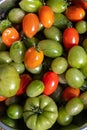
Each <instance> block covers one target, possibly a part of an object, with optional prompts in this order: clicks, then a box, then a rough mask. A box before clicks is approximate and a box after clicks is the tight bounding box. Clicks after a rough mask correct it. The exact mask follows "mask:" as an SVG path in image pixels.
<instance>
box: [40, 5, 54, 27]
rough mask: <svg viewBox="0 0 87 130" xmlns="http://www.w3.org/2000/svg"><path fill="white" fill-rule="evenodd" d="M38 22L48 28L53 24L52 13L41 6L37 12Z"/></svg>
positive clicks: (47, 8) (48, 8) (47, 7)
mask: <svg viewBox="0 0 87 130" xmlns="http://www.w3.org/2000/svg"><path fill="white" fill-rule="evenodd" d="M38 15H39V19H40V22H41V23H42V24H43V26H44V27H46V28H50V27H51V26H52V25H53V23H54V13H53V11H52V9H51V8H50V7H49V6H41V7H40V9H39V11H38Z"/></svg>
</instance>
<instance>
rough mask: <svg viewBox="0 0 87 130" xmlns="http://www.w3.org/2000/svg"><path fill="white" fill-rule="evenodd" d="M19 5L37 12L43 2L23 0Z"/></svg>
mask: <svg viewBox="0 0 87 130" xmlns="http://www.w3.org/2000/svg"><path fill="white" fill-rule="evenodd" d="M19 6H20V8H21V9H23V10H24V11H26V12H37V11H38V9H39V8H40V7H41V6H42V2H41V1H40V0H21V1H20V2H19Z"/></svg>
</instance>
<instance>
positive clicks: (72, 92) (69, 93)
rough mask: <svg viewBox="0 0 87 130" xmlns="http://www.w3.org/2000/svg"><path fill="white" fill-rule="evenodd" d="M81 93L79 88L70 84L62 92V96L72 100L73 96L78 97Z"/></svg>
mask: <svg viewBox="0 0 87 130" xmlns="http://www.w3.org/2000/svg"><path fill="white" fill-rule="evenodd" d="M79 95H80V89H79V88H72V87H70V86H68V87H66V88H65V89H64V91H63V93H62V98H63V99H64V100H66V101H68V100H70V99H71V98H74V97H78V96H79Z"/></svg>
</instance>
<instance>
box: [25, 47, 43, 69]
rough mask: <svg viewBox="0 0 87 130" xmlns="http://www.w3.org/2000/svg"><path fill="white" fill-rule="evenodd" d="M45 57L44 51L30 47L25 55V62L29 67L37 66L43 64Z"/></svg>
mask: <svg viewBox="0 0 87 130" xmlns="http://www.w3.org/2000/svg"><path fill="white" fill-rule="evenodd" d="M43 59H44V53H43V51H41V50H37V48H35V47H30V48H29V49H28V50H27V51H26V52H25V56H24V63H25V66H26V67H27V68H31V69H32V68H35V67H38V66H39V65H41V63H42V62H43Z"/></svg>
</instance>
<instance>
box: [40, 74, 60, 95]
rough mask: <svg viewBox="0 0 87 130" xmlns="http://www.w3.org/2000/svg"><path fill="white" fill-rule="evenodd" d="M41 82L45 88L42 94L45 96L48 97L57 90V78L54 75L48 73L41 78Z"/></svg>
mask: <svg viewBox="0 0 87 130" xmlns="http://www.w3.org/2000/svg"><path fill="white" fill-rule="evenodd" d="M42 81H43V83H44V87H45V88H44V91H43V93H44V94H45V95H50V94H52V93H53V92H54V91H55V90H56V89H57V86H58V83H59V77H58V75H57V74H56V73H54V72H52V71H48V72H46V73H45V74H44V76H43V77H42Z"/></svg>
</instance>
